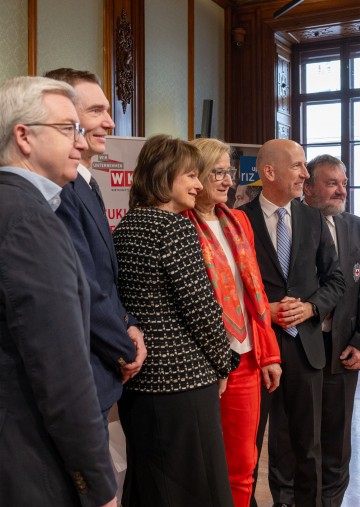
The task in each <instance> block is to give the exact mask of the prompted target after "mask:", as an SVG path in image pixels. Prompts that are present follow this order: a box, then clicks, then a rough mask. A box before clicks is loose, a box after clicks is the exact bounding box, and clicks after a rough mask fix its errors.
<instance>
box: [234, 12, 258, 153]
mask: <svg viewBox="0 0 360 507" xmlns="http://www.w3.org/2000/svg"><path fill="white" fill-rule="evenodd" d="M256 26H257V25H256V17H255V16H253V15H251V14H250V15H249V14H245V15H244V16H241V17H235V18H234V19H233V28H235V27H241V28H243V29H244V30H245V32H246V33H245V39H244V43H243V45H242V46H241V47H236V46H234V45H233V46H232V48H231V76H230V77H231V110H230V111H228V114H229V115H230V120H229V123H230V125H231V131H230V132H229V136H228V140H229V142H234V143H254V144H256V143H258V142H260V141H258V132H257V128H258V116H259V114H260V113H258V109H259V105H258V100H259V98H261V96H262V86H263V83H262V79H261V78H262V75H261V70H262V63H261V61H260V60H259V56H258V55H259V51H260V49H259V48H260V45H259V44H260V43H259V33H258V31H257V29H256ZM266 79H267V78H266Z"/></svg>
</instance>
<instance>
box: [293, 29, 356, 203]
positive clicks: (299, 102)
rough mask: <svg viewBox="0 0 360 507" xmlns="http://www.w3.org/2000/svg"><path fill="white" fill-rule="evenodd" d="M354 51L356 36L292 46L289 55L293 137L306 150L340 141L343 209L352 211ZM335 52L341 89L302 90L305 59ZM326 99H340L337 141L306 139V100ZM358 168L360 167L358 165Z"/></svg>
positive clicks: (310, 60) (321, 58)
mask: <svg viewBox="0 0 360 507" xmlns="http://www.w3.org/2000/svg"><path fill="white" fill-rule="evenodd" d="M354 51H355V52H357V51H358V52H359V57H360V41H359V39H358V38H347V39H337V40H328V41H322V42H316V43H306V44H299V45H297V46H294V47H293V59H292V76H293V93H292V118H293V121H292V123H293V125H292V129H293V134H294V136H293V138H294V139H295V140H297V141H298V142H299V143H300V144H301V145H302V146H303V148H304V150H305V153H306V152H307V149H308V147H318V146H324V147H326V146H334V145H339V144H340V148H341V160H342V161H343V162H344V164H345V166H346V168H347V175H348V185H347V193H348V198H347V202H346V210H347V211H350V212H351V213H353V212H354V190H357V191H358V192H357V193H358V194H359V193H360V184H359V185H354V161H353V157H352V154H353V152H354V149H353V148H354V146H360V139H359V140H358V141H355V140H354V139H352V138H351V134H352V133H351V105H352V103H353V102H355V101H360V87H359V88H350V56H351V55H352V56H351V57H353V53H354ZM335 55H338V56H339V58H340V74H341V76H340V90H336V91H329V92H314V93H304V92H302V90H300V86H301V83H304V79H305V70H304V68H305V65H306V63H315V62H319V61H329V59H331V58H333V57H334V56H335ZM325 102H340V103H341V140H340V143H338V142H329V143H324V144H322V143H308V142H307V140H306V104H321V103H325ZM324 153H326V150H324ZM358 171H360V167H359V168H358Z"/></svg>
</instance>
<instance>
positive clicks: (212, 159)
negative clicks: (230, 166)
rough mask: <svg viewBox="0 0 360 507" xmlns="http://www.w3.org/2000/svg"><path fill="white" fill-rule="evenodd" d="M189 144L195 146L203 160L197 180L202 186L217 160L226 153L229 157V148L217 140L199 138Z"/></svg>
mask: <svg viewBox="0 0 360 507" xmlns="http://www.w3.org/2000/svg"><path fill="white" fill-rule="evenodd" d="M191 144H193V145H194V146H196V147H197V148H198V149H199V151H200V153H201V156H202V158H203V161H204V166H203V169H202V170H201V171H199V180H200V182H201V183H202V184H204V183H206V181H207V179H208V176H209V174H210V172H211V171H212V169H214V168H215V167H216V164H217V162H218V160H219V159H220V158H221V157H222V156H223V155H224V153H227V154H228V155H229V157H230V156H231V148H230V146H229V145H228V144H226V143H224V142H223V141H220V140H219V139H214V138H206V137H201V138H198V139H194V140H193V141H191Z"/></svg>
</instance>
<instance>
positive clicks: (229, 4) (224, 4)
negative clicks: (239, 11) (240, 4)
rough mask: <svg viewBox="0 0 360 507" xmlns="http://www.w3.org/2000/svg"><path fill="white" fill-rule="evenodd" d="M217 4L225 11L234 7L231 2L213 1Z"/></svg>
mask: <svg viewBox="0 0 360 507" xmlns="http://www.w3.org/2000/svg"><path fill="white" fill-rule="evenodd" d="M212 1H213V2H214V3H215V4H217V5H219V6H220V7H222V8H223V9H227V8H230V7H231V5H232V2H231V0H212Z"/></svg>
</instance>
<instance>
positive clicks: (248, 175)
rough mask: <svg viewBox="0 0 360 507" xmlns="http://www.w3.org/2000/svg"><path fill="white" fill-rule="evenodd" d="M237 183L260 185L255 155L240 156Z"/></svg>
mask: <svg viewBox="0 0 360 507" xmlns="http://www.w3.org/2000/svg"><path fill="white" fill-rule="evenodd" d="M239 185H254V186H255V185H256V186H261V180H260V178H259V174H258V172H257V170H256V157H245V156H244V157H240V176H239Z"/></svg>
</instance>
